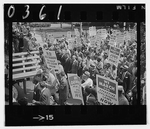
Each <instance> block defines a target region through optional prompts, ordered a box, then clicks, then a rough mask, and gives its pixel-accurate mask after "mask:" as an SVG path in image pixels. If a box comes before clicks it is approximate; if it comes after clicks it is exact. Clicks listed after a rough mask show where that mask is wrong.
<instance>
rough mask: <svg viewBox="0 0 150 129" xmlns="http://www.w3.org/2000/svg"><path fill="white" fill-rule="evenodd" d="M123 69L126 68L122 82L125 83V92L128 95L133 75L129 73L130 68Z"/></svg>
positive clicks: (125, 66)
mask: <svg viewBox="0 0 150 129" xmlns="http://www.w3.org/2000/svg"><path fill="white" fill-rule="evenodd" d="M123 67H124V70H123V74H122V81H123V88H124V92H125V95H126V94H127V93H128V91H129V89H130V87H131V83H132V81H131V80H132V78H131V74H130V73H129V72H128V66H127V65H124V66H123Z"/></svg>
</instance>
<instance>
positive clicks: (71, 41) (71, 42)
mask: <svg viewBox="0 0 150 129" xmlns="http://www.w3.org/2000/svg"><path fill="white" fill-rule="evenodd" d="M67 41H68V48H69V49H70V50H72V49H73V48H74V46H73V45H74V41H75V39H74V38H70V39H68V40H67Z"/></svg>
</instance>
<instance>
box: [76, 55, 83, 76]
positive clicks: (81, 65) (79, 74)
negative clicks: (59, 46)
mask: <svg viewBox="0 0 150 129" xmlns="http://www.w3.org/2000/svg"><path fill="white" fill-rule="evenodd" d="M78 61H79V63H78V73H77V74H78V76H79V77H81V76H82V74H83V63H82V58H81V57H78Z"/></svg>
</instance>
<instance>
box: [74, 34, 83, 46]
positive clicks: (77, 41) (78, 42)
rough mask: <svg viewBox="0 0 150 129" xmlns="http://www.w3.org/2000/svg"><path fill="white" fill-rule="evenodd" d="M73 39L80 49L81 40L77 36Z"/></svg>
mask: <svg viewBox="0 0 150 129" xmlns="http://www.w3.org/2000/svg"><path fill="white" fill-rule="evenodd" d="M75 39H76V43H77V47H81V46H82V44H81V38H80V37H79V36H77V37H76V38H75Z"/></svg>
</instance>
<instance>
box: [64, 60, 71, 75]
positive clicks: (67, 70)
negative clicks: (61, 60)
mask: <svg viewBox="0 0 150 129" xmlns="http://www.w3.org/2000/svg"><path fill="white" fill-rule="evenodd" d="M71 66H72V60H71V58H66V60H65V65H64V71H65V73H66V74H67V73H70V72H71Z"/></svg>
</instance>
